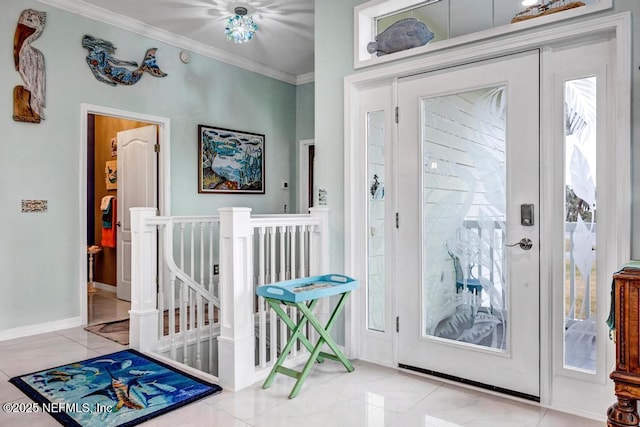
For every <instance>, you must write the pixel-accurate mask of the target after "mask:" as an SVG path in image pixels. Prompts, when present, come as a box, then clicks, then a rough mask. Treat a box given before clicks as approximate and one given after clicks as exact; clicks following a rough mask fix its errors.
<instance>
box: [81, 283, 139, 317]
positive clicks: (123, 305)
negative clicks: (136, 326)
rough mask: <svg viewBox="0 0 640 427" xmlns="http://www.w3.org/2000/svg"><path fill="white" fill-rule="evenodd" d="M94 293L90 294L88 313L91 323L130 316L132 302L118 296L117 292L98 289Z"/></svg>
mask: <svg viewBox="0 0 640 427" xmlns="http://www.w3.org/2000/svg"><path fill="white" fill-rule="evenodd" d="M96 291H97V292H96V293H94V294H89V297H88V298H89V300H88V314H89V325H95V324H96V323H102V322H109V321H112V320H122V319H126V318H128V317H129V309H130V308H131V303H129V302H128V301H123V300H119V299H118V298H116V294H115V292H109V291H105V290H103V289H97V290H96Z"/></svg>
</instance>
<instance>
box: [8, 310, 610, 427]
mask: <svg viewBox="0 0 640 427" xmlns="http://www.w3.org/2000/svg"><path fill="white" fill-rule="evenodd" d="M94 301H95V300H94ZM112 303H113V304H117V302H114V301H112ZM94 308H96V307H94ZM114 310H115V308H114ZM96 311H97V310H96ZM105 312H106V309H105ZM116 313H117V312H116ZM110 320H113V319H110ZM123 348H125V347H123V346H121V345H119V344H116V343H114V342H112V341H109V340H107V339H104V338H101V337H99V336H97V335H94V334H91V333H89V332H86V331H85V330H84V329H82V328H73V329H67V330H62V331H58V332H54V333H47V334H42V335H36V336H31V337H26V338H20V339H14V340H8V341H2V342H0V402H2V403H4V402H25V403H26V402H30V400H29V399H28V398H27V397H26V396H24V395H23V394H22V393H21V392H20V391H19V390H18V389H17V388H16V387H14V386H13V385H12V384H11V383H9V382H7V380H8V379H9V378H10V377H12V376H15V375H19V374H25V373H30V372H33V371H37V370H41V369H46V368H49V367H54V366H58V365H62V364H67V363H71V362H74V361H79V360H83V359H87V358H90V357H95V356H99V355H103V354H108V353H112V352H115V351H119V350H121V349H123ZM354 366H355V368H356V369H355V371H354V372H351V373H345V372H344V368H341V365H339V364H337V363H333V362H327V363H323V364H320V365H317V366H316V367H315V369H314V370H313V371H312V372H311V374H310V376H309V378H308V379H307V381H306V382H305V385H304V386H303V388H302V391H301V392H300V394H299V395H298V397H296V398H295V399H292V400H289V399H288V398H287V395H288V394H289V391H290V389H291V387H292V386H293V380H292V379H291V378H288V377H285V376H283V375H279V376H278V377H277V378H276V380H275V382H274V384H273V385H272V386H271V388H269V389H267V390H262V389H261V387H260V385H255V386H253V387H250V388H248V389H246V390H243V391H240V392H237V393H232V392H229V391H223V392H222V393H221V394H219V395H217V396H211V397H209V398H207V399H204V400H201V401H198V402H195V403H192V404H190V405H187V406H185V407H183V408H180V409H177V410H175V411H172V412H170V413H168V414H165V415H162V416H160V417H158V418H155V419H152V420H149V421H148V422H146V423H144V424H143V425H144V426H157V427H161V426H167V427H169V426H216V427H240V426H245V427H246V426H256V427H263V426H264V427H269V426H278V427H287V426H304V427H314V426H320V427H340V426H345V427H346V426H348V427H357V426H366V427H383V426H390V427H413V426H415V427H455V426H491V427H496V426H508V427H515V426H539V427H565V426H566V427H591V426H594V427H595V426H602V425H604V423H602V422H596V421H592V420H587V419H583V418H579V417H575V416H571V415H567V414H562V413H559V412H555V411H551V410H547V409H544V408H540V407H537V406H535V405H531V404H527V403H520V402H515V401H512V400H508V399H503V398H500V397H496V396H492V395H489V394H486V393H481V392H477V391H471V390H467V389H464V388H461V387H457V386H453V385H448V384H444V383H441V382H439V381H436V380H432V379H425V378H422V377H418V376H415V375H410V374H406V373H403V372H399V371H397V370H395V369H390V368H385V367H380V366H376V365H373V364H370V363H366V362H362V361H358V360H356V361H354ZM56 425H59V424H58V423H57V422H56V421H55V420H54V419H53V418H52V417H51V416H49V415H47V414H42V413H36V414H11V413H6V412H4V411H1V412H0V426H29V427H35V426H56Z"/></svg>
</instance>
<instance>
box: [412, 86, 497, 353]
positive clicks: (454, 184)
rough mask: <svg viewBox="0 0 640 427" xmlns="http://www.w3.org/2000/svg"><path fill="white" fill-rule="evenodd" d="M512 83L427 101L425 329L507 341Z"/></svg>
mask: <svg viewBox="0 0 640 427" xmlns="http://www.w3.org/2000/svg"><path fill="white" fill-rule="evenodd" d="M505 102H506V86H505V85H499V86H490V87H487V88H482V89H476V90H471V91H466V92H458V93H453V94H450V95H444V96H435V97H429V98H424V99H422V100H421V114H422V117H421V121H422V123H423V127H422V138H421V139H422V141H421V143H422V147H421V148H422V160H423V173H422V182H423V184H422V191H423V201H422V221H423V232H422V248H423V250H422V253H423V255H422V264H423V281H422V286H423V289H422V295H423V304H424V317H425V322H426V324H425V334H426V335H428V336H430V337H434V338H440V339H443V340H450V341H453V342H456V343H466V344H474V345H478V346H484V347H488V348H491V349H496V350H500V351H504V350H505V349H506V348H507V339H508V333H507V332H508V328H509V325H508V321H507V315H506V314H507V310H508V299H507V295H508V289H507V282H506V277H507V271H506V262H505V261H506V260H505V247H504V245H505V235H506V204H507V198H506V173H505V172H506V170H505V165H506V158H505V151H506V131H505V123H506V105H505Z"/></svg>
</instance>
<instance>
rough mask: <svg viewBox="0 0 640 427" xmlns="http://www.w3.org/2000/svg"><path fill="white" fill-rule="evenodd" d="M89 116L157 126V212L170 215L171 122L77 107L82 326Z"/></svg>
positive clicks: (84, 318)
mask: <svg viewBox="0 0 640 427" xmlns="http://www.w3.org/2000/svg"><path fill="white" fill-rule="evenodd" d="M90 114H95V115H99V116H108V117H114V118H118V119H127V120H136V121H139V122H147V123H149V124H155V125H157V126H158V144H160V147H161V150H160V153H158V156H159V158H158V210H159V214H160V215H170V212H171V173H170V171H171V162H170V160H171V150H170V148H171V146H170V135H171V129H170V120H169V119H168V118H166V117H159V116H152V115H149V114H142V113H136V112H132V111H126V110H121V109H118V108H111V107H105V106H100V105H92V104H84V103H83V104H80V144H79V146H80V149H79V150H78V152H79V156H80V158H79V162H78V163H79V172H80V173H79V175H80V177H79V178H80V185H79V189H78V191H79V194H78V197H79V200H80V211H79V214H78V227H79V232H80V241H79V242H78V248H79V253H78V261H79V262H78V270H79V274H78V277H79V278H80V283H79V284H78V290H79V294H80V316H81V321H82V324H83V325H86V324H87V323H88V318H89V316H88V313H89V311H88V305H87V282H86V277H87V271H86V265H87V264H86V263H87V166H88V165H87V137H88V135H87V124H88V117H89V115H90Z"/></svg>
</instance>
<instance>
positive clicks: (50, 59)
mask: <svg viewBox="0 0 640 427" xmlns="http://www.w3.org/2000/svg"><path fill="white" fill-rule="evenodd" d="M27 8H33V9H35V10H39V11H45V12H47V25H46V27H45V30H44V32H43V34H42V36H41V37H40V38H39V39H38V40H36V41H35V42H34V43H33V46H34V47H37V48H38V49H39V50H41V51H42V52H43V53H44V55H45V61H46V75H47V82H46V83H47V91H46V97H47V106H46V109H45V114H46V120H45V121H44V122H42V123H41V124H30V123H19V122H15V121H13V119H12V105H13V104H12V103H13V101H12V100H13V95H12V91H13V88H14V86H16V85H19V84H22V81H21V79H20V76H19V75H18V73H17V72H16V71H15V69H14V66H13V53H12V46H13V35H14V31H15V28H16V23H17V20H18V17H19V15H20V13H21V12H22V10H24V9H27ZM0 28H1V30H0V46H2V47H1V48H0V75H1V76H2V81H1V82H0V129H1V130H2V138H1V139H0V159H1V160H0V162H1V165H2V168H1V171H0V183H1V184H2V190H1V191H0V206H1V207H0V224H3V236H2V239H1V240H0V271H2V275H1V278H0V281H1V282H0V283H1V288H2V293H3V296H2V298H1V299H0V333H1V332H2V331H3V330H9V329H12V328H18V327H23V326H29V325H36V324H40V323H46V322H52V321H58V320H64V319H70V318H75V317H78V316H80V300H79V298H80V289H79V286H80V285H81V283H82V282H83V281H84V280H85V278H84V277H79V275H80V273H79V271H80V265H79V263H80V262H82V260H81V259H80V256H79V254H81V253H82V245H83V244H84V243H83V242H84V236H81V235H80V229H79V223H80V221H81V217H80V216H81V212H82V211H84V209H85V208H84V207H83V206H80V202H79V198H80V188H81V183H80V178H79V177H80V174H81V171H80V168H81V164H83V159H80V152H81V145H80V144H83V143H84V142H83V141H80V105H81V104H82V103H87V104H94V105H99V106H105V107H112V108H118V109H122V110H127V111H132V112H138V113H144V114H150V115H154V116H160V117H166V118H169V119H170V120H171V208H172V213H173V214H216V213H217V209H218V208H219V207H222V206H248V207H251V208H253V210H254V212H256V213H273V212H282V206H283V204H285V203H287V204H289V205H291V198H292V194H293V193H291V192H289V191H284V192H283V191H281V190H280V180H281V179H283V178H286V179H289V180H290V179H291V177H290V176H289V175H290V173H289V171H291V170H292V169H291V166H292V165H291V159H292V157H293V153H294V151H295V146H296V140H297V138H298V135H297V134H298V132H301V133H305V134H306V133H307V132H309V129H312V128H313V120H312V119H309V118H305V117H307V116H308V115H309V111H308V107H307V106H305V107H304V108H303V111H304V113H303V114H300V119H302V120H306V121H307V123H305V124H297V122H296V118H297V116H298V114H297V108H296V102H297V98H298V96H301V97H302V95H301V94H300V95H299V94H298V93H297V90H296V87H295V86H294V85H291V84H288V83H284V82H282V81H279V80H275V79H272V78H268V77H265V76H263V75H260V74H256V73H253V72H249V71H246V70H243V69H239V68H237V67H233V66H230V65H227V64H225V63H222V62H220V61H217V60H213V59H210V58H206V57H203V56H200V55H196V54H193V55H192V61H191V63H189V64H186V65H185V64H183V63H181V62H180V61H179V59H178V53H179V51H180V49H178V48H176V47H174V46H170V45H167V44H164V43H159V42H157V41H154V40H151V39H148V38H145V37H143V36H140V35H137V34H132V33H129V32H126V31H123V30H121V29H118V28H115V27H111V26H108V25H106V24H103V23H99V22H96V21H92V20H90V19H87V18H84V17H81V16H78V15H74V14H71V13H68V12H65V11H62V10H59V9H56V8H54V7H50V6H48V5H44V4H42V3H40V2H37V1H33V0H32V1H29V0H25V1H18V0H4V1H3V2H2V13H1V14H0ZM85 34H90V35H92V36H94V37H97V38H101V39H105V40H109V41H111V42H112V43H113V44H114V45H115V46H116V47H117V48H118V50H117V52H116V56H117V57H118V58H120V59H123V60H135V61H138V62H139V61H141V60H142V58H143V56H144V53H145V51H146V49H148V48H150V47H157V48H158V53H157V61H158V65H159V66H160V67H161V69H162V70H163V71H164V72H166V73H168V76H167V77H165V78H155V77H152V76H150V75H145V76H144V77H143V78H142V80H140V81H139V82H138V83H137V84H135V85H133V86H130V87H124V86H118V87H111V86H108V85H106V84H104V83H101V82H98V81H97V80H96V79H95V78H94V76H93V74H92V73H91V72H90V70H89V68H88V67H87V65H86V63H85V56H86V50H85V49H83V48H82V45H81V39H82V37H83V35H85ZM311 86H312V85H311ZM311 102H312V101H311ZM306 103H308V100H307V101H305V104H306ZM198 124H206V125H213V126H220V127H225V128H230V129H238V130H244V131H249V132H257V133H262V134H265V136H266V146H265V151H266V165H267V166H266V194H265V195H244V196H229V195H215V194H198V193H197V158H198V155H197V149H198V143H197V126H198ZM275 171H278V172H277V173H276V172H275ZM22 199H44V200H47V201H48V211H47V212H46V213H29V214H27V213H21V211H20V201H21V200H22Z"/></svg>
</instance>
